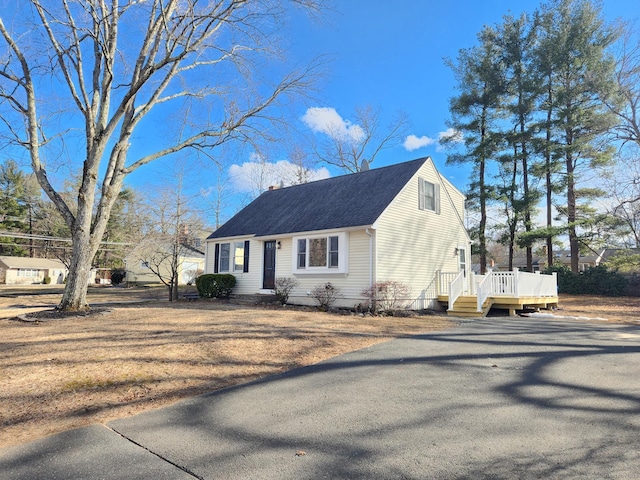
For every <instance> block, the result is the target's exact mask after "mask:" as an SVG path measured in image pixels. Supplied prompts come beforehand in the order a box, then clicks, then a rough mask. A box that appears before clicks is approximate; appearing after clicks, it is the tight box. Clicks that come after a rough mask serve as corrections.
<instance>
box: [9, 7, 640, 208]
mask: <svg viewBox="0 0 640 480" xmlns="http://www.w3.org/2000/svg"><path fill="white" fill-rule="evenodd" d="M9 3H10V2H8V1H7V0H0V5H1V4H9ZM333 3H334V8H333V10H331V11H328V12H326V13H325V15H324V17H323V18H322V19H321V21H319V22H316V23H312V22H310V21H308V20H306V19H301V18H298V17H293V18H294V20H295V21H294V22H293V24H292V26H291V28H290V29H287V30H283V31H282V32H281V33H282V35H283V37H284V39H285V46H286V45H288V50H287V52H286V53H287V57H288V59H289V60H290V62H291V63H292V64H302V63H304V62H305V61H307V60H309V59H311V58H313V57H316V56H319V55H327V56H328V57H329V58H330V59H331V61H330V63H328V64H327V65H326V67H325V70H324V76H323V78H322V79H321V80H320V82H319V83H318V85H317V90H316V91H315V92H314V93H313V97H312V99H309V98H307V99H306V100H305V101H300V102H299V103H296V104H294V105H289V111H288V112H287V113H288V114H289V115H290V117H291V119H292V120H291V122H292V125H291V126H292V128H293V129H294V130H296V129H297V130H299V131H300V132H303V133H305V134H307V135H318V136H321V135H323V134H322V133H321V130H322V121H323V118H324V119H325V120H326V118H333V121H334V122H335V121H336V119H337V121H338V122H342V125H343V126H344V128H345V129H347V130H348V129H349V128H350V129H352V130H353V129H356V130H357V124H354V123H353V121H354V113H355V109H356V108H357V107H364V106H367V105H370V106H373V107H375V108H379V109H380V110H381V112H382V121H381V123H382V124H383V125H385V124H387V123H388V122H390V121H391V119H392V117H393V116H394V115H396V114H397V113H398V112H399V111H402V112H404V113H406V114H407V116H408V118H409V120H410V122H411V126H410V129H409V133H410V134H411V135H413V138H414V140H420V141H422V144H424V145H423V146H421V147H420V148H416V149H413V150H408V149H407V148H405V147H404V146H402V145H398V146H396V147H394V148H390V149H388V150H384V151H382V152H381V153H380V154H379V156H378V157H376V160H375V162H374V163H373V165H372V168H376V167H381V166H385V165H390V164H394V163H399V162H403V161H408V160H412V159H414V158H418V157H423V156H427V155H429V156H432V157H433V159H434V161H435V163H436V165H437V166H438V168H439V169H440V170H441V172H442V173H443V174H444V175H445V176H446V177H447V178H449V179H450V180H451V181H452V182H453V183H454V185H456V186H457V187H458V188H459V189H461V190H463V191H464V190H465V189H466V185H467V182H468V170H465V169H464V168H463V167H447V166H446V165H445V161H446V153H444V152H441V151H439V148H438V143H437V139H438V136H439V134H440V133H441V132H444V131H445V130H446V129H447V126H446V121H447V119H448V118H449V112H448V102H449V99H450V98H451V97H452V96H453V95H455V93H456V92H455V81H454V78H453V75H452V72H451V71H450V69H449V68H448V67H447V66H446V65H445V63H444V58H445V57H448V58H455V57H456V56H457V54H458V51H459V50H460V49H462V48H468V47H472V46H473V45H475V43H476V35H477V33H478V32H479V31H480V30H481V28H482V27H483V25H494V24H497V23H500V22H501V20H502V17H503V16H504V15H506V14H513V15H519V14H520V13H522V12H523V11H527V12H533V11H534V10H535V9H536V8H537V7H538V6H539V5H540V2H539V1H537V0H512V1H508V2H507V1H499V0H483V1H478V0H458V1H457V2H445V1H438V2H435V1H432V0H395V1H393V2H388V1H382V0H334V2H333ZM603 11H604V14H605V16H606V18H607V19H608V20H614V19H616V18H618V17H622V18H624V19H627V20H633V19H636V20H637V19H638V18H639V17H640V1H639V0H605V1H604V2H603ZM309 108H315V109H319V110H315V112H316V113H318V112H320V113H321V114H322V115H325V116H324V117H323V116H322V115H316V116H315V117H314V121H315V123H314V126H315V127H316V130H317V131H316V132H315V133H314V132H313V130H312V129H311V128H310V126H309V125H311V124H310V122H307V123H306V124H305V122H304V121H303V118H305V114H306V118H307V119H308V118H309V110H308V109H309ZM165 123H166V122H164V121H161V122H160V123H158V124H154V125H153V129H154V130H156V132H158V131H161V128H162V127H164V126H165V125H164V124H165ZM156 135H157V134H156ZM414 143H415V142H414ZM418 143H420V142H418ZM145 147H146V145H145V141H140V144H139V145H136V146H135V147H134V148H145ZM214 155H215V156H216V157H217V158H221V159H224V161H223V167H224V168H223V174H224V175H226V176H228V177H231V180H232V181H231V185H230V186H227V189H228V190H227V193H229V194H232V193H233V191H232V190H233V188H234V187H242V173H243V172H247V171H251V162H252V161H253V160H254V157H252V156H251V152H250V151H242V152H241V153H238V152H237V151H233V148H231V147H224V148H223V149H220V150H218V151H216V152H214ZM173 160H174V159H167V160H165V161H158V162H157V163H154V164H151V165H147V166H145V167H143V168H141V169H140V170H139V171H137V172H135V173H134V174H133V175H131V176H130V177H129V178H128V180H127V183H128V184H129V185H132V186H134V187H135V188H140V189H141V190H142V191H144V189H145V188H147V189H148V188H154V187H155V188H157V187H158V186H160V185H163V184H167V183H170V181H171V179H172V177H173V176H174V172H175V171H176V169H175V168H174V167H173V166H170V162H173ZM186 160H191V159H190V158H186ZM286 160H287V158H286V155H285V154H284V153H280V152H273V156H272V157H270V158H269V161H271V162H274V163H277V164H278V165H279V167H277V168H283V167H286ZM192 163H193V162H192ZM232 164H233V165H232ZM342 173H343V172H341V171H339V170H337V169H335V168H327V169H326V170H320V171H319V172H318V178H321V177H324V176H328V175H331V176H335V175H339V174H342ZM186 174H187V177H188V178H189V183H190V185H191V187H192V191H194V192H197V191H199V190H203V191H214V190H215V185H216V181H217V178H218V174H219V170H218V169H217V168H216V167H215V166H214V165H213V164H212V163H211V162H209V164H207V163H206V162H203V163H193V167H192V168H191V169H187V173H186ZM230 190H231V191H230ZM252 194H255V191H254V192H240V194H239V195H235V196H234V195H230V198H229V199H228V201H226V202H224V203H225V204H226V209H225V216H226V217H227V218H228V217H229V216H231V215H232V214H233V213H235V211H236V210H237V209H238V207H239V206H240V204H241V203H242V202H246V201H247V199H248V198H249V197H250V196H251V195H252ZM208 200H211V198H208ZM206 203H207V202H203V205H204V208H208V207H206ZM209 221H211V220H209Z"/></svg>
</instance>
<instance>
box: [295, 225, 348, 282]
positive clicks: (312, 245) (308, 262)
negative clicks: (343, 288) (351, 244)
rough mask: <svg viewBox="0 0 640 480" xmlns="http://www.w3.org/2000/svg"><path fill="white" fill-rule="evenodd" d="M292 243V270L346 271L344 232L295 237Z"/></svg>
mask: <svg viewBox="0 0 640 480" xmlns="http://www.w3.org/2000/svg"><path fill="white" fill-rule="evenodd" d="M293 245H294V252H293V255H294V265H295V268H294V272H296V273H346V270H347V235H346V233H338V234H332V235H314V236H310V237H304V238H303V237H296V238H294V242H293Z"/></svg>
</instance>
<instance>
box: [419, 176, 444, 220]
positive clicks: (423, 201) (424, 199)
mask: <svg viewBox="0 0 640 480" xmlns="http://www.w3.org/2000/svg"><path fill="white" fill-rule="evenodd" d="M418 208H419V209H420V210H429V211H432V212H435V213H437V214H440V185H438V184H437V183H431V182H429V181H427V180H425V179H424V178H418Z"/></svg>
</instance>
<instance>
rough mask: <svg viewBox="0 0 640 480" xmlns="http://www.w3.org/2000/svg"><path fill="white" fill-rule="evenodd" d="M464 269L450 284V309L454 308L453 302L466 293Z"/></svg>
mask: <svg viewBox="0 0 640 480" xmlns="http://www.w3.org/2000/svg"><path fill="white" fill-rule="evenodd" d="M464 281H465V276H464V271H461V272H460V273H458V275H456V277H455V278H454V279H453V280H452V281H451V283H450V284H449V310H453V304H454V303H456V300H457V299H458V297H459V296H460V295H462V294H463V293H464V283H465V282H464Z"/></svg>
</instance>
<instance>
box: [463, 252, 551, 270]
mask: <svg viewBox="0 0 640 480" xmlns="http://www.w3.org/2000/svg"><path fill="white" fill-rule="evenodd" d="M512 263H513V265H512V268H511V269H509V261H508V260H504V261H498V262H495V264H494V265H493V266H489V265H487V270H493V271H496V272H508V271H510V270H514V269H517V270H520V271H521V272H525V271H527V257H524V256H521V255H516V256H514V257H513V262H512ZM544 264H545V260H544V259H543V258H541V257H538V256H535V255H534V256H533V258H532V262H531V266H532V267H533V272H534V273H535V272H539V271H541V270H543V269H544V267H542V266H543V265H544ZM474 273H480V265H479V264H478V269H477V270H476V269H475V264H474Z"/></svg>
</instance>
